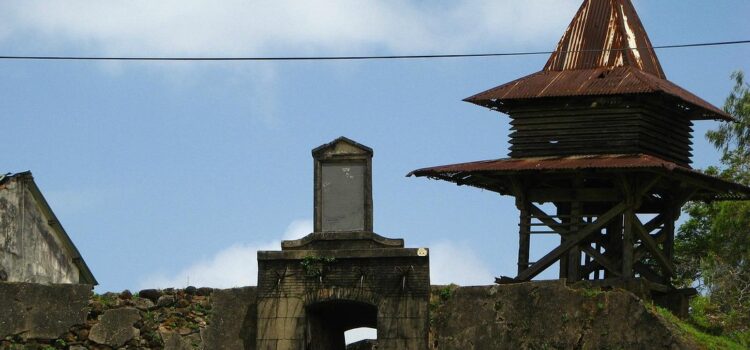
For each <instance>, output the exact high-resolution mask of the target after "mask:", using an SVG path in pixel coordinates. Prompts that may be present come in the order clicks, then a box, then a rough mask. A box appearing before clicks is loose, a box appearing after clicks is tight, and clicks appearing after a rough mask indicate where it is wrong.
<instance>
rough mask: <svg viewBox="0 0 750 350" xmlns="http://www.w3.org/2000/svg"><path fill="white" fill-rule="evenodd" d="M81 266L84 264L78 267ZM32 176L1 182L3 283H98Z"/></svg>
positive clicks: (0, 278)
mask: <svg viewBox="0 0 750 350" xmlns="http://www.w3.org/2000/svg"><path fill="white" fill-rule="evenodd" d="M77 264H80V266H79V265H77ZM84 266H85V263H83V260H82V259H81V257H80V255H79V254H78V252H77V251H76V250H75V248H74V247H73V246H72V242H71V241H70V238H69V237H68V235H67V233H65V230H64V229H63V228H62V226H61V225H60V223H59V222H58V221H57V218H56V217H55V215H54V213H53V212H52V210H51V209H50V208H49V206H48V205H47V202H46V200H45V199H44V197H43V196H42V194H41V192H39V189H38V188H37V187H36V185H35V184H34V181H33V177H32V176H31V174H30V173H21V174H16V175H12V176H10V177H8V176H5V177H3V181H2V182H0V281H8V282H34V283H79V282H80V283H95V280H94V278H93V276H92V275H90V272H89V271H88V268H87V267H86V268H84V270H85V271H81V269H80V268H81V267H84Z"/></svg>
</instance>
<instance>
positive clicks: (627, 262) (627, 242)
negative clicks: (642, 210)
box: [621, 208, 635, 279]
mask: <svg viewBox="0 0 750 350" xmlns="http://www.w3.org/2000/svg"><path fill="white" fill-rule="evenodd" d="M633 216H635V214H634V213H633V209H632V208H628V209H627V210H626V211H625V214H624V223H623V225H622V271H621V273H622V276H623V277H624V278H626V279H628V278H633V275H634V274H633V258H634V255H633V245H634V244H635V240H634V239H633Z"/></svg>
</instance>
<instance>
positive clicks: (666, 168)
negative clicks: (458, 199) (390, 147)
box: [407, 154, 750, 200]
mask: <svg viewBox="0 0 750 350" xmlns="http://www.w3.org/2000/svg"><path fill="white" fill-rule="evenodd" d="M623 169H628V170H645V171H663V172H666V173H681V174H683V175H687V176H688V177H689V178H692V179H694V180H696V181H698V182H702V183H706V184H708V185H710V186H707V188H708V190H707V191H709V192H710V193H711V196H710V197H707V198H704V199H710V200H717V199H743V200H744V199H750V187H747V186H744V185H741V184H738V183H734V182H731V181H727V180H724V179H721V178H719V177H716V176H711V175H707V174H704V173H701V172H700V171H697V170H693V169H691V168H688V167H684V166H681V165H678V164H676V163H673V162H670V161H666V160H663V159H661V158H658V157H655V156H652V155H647V154H619V155H583V156H568V157H539V158H504V159H494V160H485V161H478V162H470V163H459V164H451V165H443V166H437V167H430V168H423V169H418V170H414V171H412V172H410V173H409V174H408V175H407V176H417V177H428V178H433V179H440V180H445V181H450V182H455V183H459V184H466V185H471V186H474V187H479V188H484V189H488V190H493V191H494V189H493V185H492V184H489V183H484V181H485V180H484V179H486V178H488V177H487V176H489V178H496V177H497V176H500V177H502V176H506V175H517V174H524V173H526V174H528V173H533V172H545V173H549V172H554V171H560V172H569V171H573V172H575V171H581V170H604V171H606V170H623ZM475 174H481V175H483V176H485V177H481V178H479V179H472V180H469V181H467V180H468V179H469V178H471V177H472V176H473V175H475Z"/></svg>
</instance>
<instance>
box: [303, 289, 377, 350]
mask: <svg viewBox="0 0 750 350" xmlns="http://www.w3.org/2000/svg"><path fill="white" fill-rule="evenodd" d="M305 314H306V319H307V330H306V338H307V341H306V343H307V345H306V349H307V350H345V349H346V341H345V339H344V333H345V332H346V331H348V330H350V329H354V328H360V327H369V328H376V329H377V323H378V308H377V306H375V305H373V304H370V303H364V302H360V301H353V300H328V301H322V302H317V303H313V304H310V305H308V306H307V307H306V308H305Z"/></svg>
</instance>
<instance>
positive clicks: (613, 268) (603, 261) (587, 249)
mask: <svg viewBox="0 0 750 350" xmlns="http://www.w3.org/2000/svg"><path fill="white" fill-rule="evenodd" d="M581 249H582V250H583V252H584V253H586V254H587V255H588V256H590V257H592V258H593V259H594V261H596V262H597V263H598V264H599V265H601V266H602V267H604V268H605V269H607V271H609V272H611V273H612V274H614V275H615V276H622V274H621V273H620V271H617V270H619V266H617V265H616V264H614V263H612V262H611V261H609V259H607V258H606V257H605V256H604V255H601V254H600V253H599V252H597V251H596V250H595V249H594V248H591V246H589V245H587V244H584V245H583V246H582V247H581ZM587 265H588V264H587ZM584 272H585V271H584Z"/></svg>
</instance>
